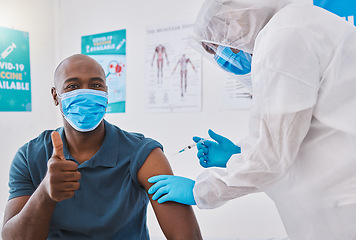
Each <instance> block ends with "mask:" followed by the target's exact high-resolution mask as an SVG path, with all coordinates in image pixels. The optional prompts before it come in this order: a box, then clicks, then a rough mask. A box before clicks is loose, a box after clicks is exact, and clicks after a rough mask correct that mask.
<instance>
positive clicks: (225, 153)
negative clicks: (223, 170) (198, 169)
mask: <svg viewBox="0 0 356 240" xmlns="http://www.w3.org/2000/svg"><path fill="white" fill-rule="evenodd" d="M208 134H209V136H210V137H211V138H212V139H213V140H215V141H210V140H204V139H203V140H202V138H200V137H193V141H194V142H196V143H197V149H198V154H197V156H198V158H199V163H200V165H201V166H202V167H204V168H208V167H226V163H227V161H229V159H230V157H231V156H232V155H233V154H236V153H241V149H240V147H238V146H236V145H235V144H234V143H233V142H231V141H230V140H229V139H227V138H226V137H223V136H221V135H219V134H217V133H215V132H213V131H212V130H211V129H209V131H208ZM201 140H202V141H201ZM199 141H200V142H199Z"/></svg>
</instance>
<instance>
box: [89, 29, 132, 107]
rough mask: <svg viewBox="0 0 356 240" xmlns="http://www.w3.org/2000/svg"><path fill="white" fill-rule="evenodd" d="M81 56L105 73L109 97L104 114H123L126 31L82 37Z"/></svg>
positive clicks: (124, 101)
mask: <svg viewBox="0 0 356 240" xmlns="http://www.w3.org/2000/svg"><path fill="white" fill-rule="evenodd" d="M82 54H85V55H88V56H90V57H92V58H94V59H95V60H96V61H97V62H98V63H99V64H100V65H101V66H102V67H103V69H104V71H105V75H106V85H107V86H108V95H109V102H108V107H107V109H106V112H107V113H120V112H125V103H126V30H125V29H124V30H119V31H113V32H107V33H100V34H95V35H89V36H83V37H82Z"/></svg>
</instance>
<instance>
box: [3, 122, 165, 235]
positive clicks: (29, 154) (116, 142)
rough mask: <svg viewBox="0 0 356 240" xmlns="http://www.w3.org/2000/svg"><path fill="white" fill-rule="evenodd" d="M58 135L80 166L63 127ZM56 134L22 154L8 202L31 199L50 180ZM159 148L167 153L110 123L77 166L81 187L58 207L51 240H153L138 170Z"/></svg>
mask: <svg viewBox="0 0 356 240" xmlns="http://www.w3.org/2000/svg"><path fill="white" fill-rule="evenodd" d="M56 131H58V132H59V134H60V135H61V137H62V140H63V143H64V148H63V151H64V156H65V158H66V159H67V160H70V161H74V162H77V161H76V160H75V159H74V158H73V157H72V156H71V155H70V153H69V151H68V149H67V147H66V141H65V139H66V138H65V133H64V129H63V128H59V129H57V130H56ZM51 132H52V131H44V132H43V133H41V134H40V135H39V136H38V137H37V138H35V139H33V140H31V141H30V142H28V143H26V144H25V145H24V146H22V147H21V148H20V149H19V150H18V152H17V154H16V155H15V157H14V159H13V162H12V164H11V168H10V180H9V187H10V197H9V199H12V198H15V197H19V196H26V195H27V196H28V195H31V194H32V193H33V192H34V191H35V190H36V188H37V187H38V185H39V184H40V183H41V181H42V179H43V178H44V177H45V174H46V172H47V161H48V159H50V158H51V156H52V151H53V147H52V142H51ZM157 147H159V148H161V149H163V147H162V145H161V144H159V143H158V142H157V141H155V140H152V139H149V138H145V137H144V135H142V134H139V133H128V132H125V131H123V130H121V129H120V128H118V127H117V126H114V125H111V124H110V123H108V122H106V121H105V139H104V142H103V144H102V146H101V148H100V149H99V151H98V152H97V153H96V154H95V155H94V156H93V157H92V158H91V159H90V160H88V161H86V162H84V163H82V164H80V165H79V166H78V171H80V173H81V176H82V177H81V179H80V181H79V182H80V189H79V190H77V191H76V192H75V195H74V197H72V198H69V199H66V200H63V201H60V202H58V203H57V205H56V208H55V210H54V213H53V217H52V221H51V224H50V231H49V235H48V239H95V240H98V239H100V240H101V239H125V240H130V239H133V240H138V239H140V240H141V239H149V235H148V230H147V226H146V210H147V204H148V201H149V199H148V196H147V193H146V191H145V190H144V188H143V187H142V186H141V185H140V183H139V182H138V179H137V172H138V170H139V169H140V167H141V166H142V164H143V163H144V162H145V160H146V158H147V156H148V155H149V154H150V152H151V151H152V150H153V149H155V148H157ZM77 163H78V162H77Z"/></svg>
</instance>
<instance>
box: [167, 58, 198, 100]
mask: <svg viewBox="0 0 356 240" xmlns="http://www.w3.org/2000/svg"><path fill="white" fill-rule="evenodd" d="M188 64H190V65H191V66H192V68H193V70H194V71H195V72H197V70H196V69H195V67H194V65H193V63H192V61H190V59H189V58H187V57H186V56H185V54H183V55H182V57H181V58H180V59H179V60H178V62H177V64H176V66H175V67H174V69H173V71H172V74H173V73H174V72H175V70H176V68H177V66H178V65H180V88H181V96H182V97H183V96H184V94H185V93H186V92H187V84H188V80H187V75H188ZM183 83H184V87H183Z"/></svg>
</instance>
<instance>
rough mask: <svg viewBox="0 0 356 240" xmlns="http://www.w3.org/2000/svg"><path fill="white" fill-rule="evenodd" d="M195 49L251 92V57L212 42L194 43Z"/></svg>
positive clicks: (240, 51)
mask: <svg viewBox="0 0 356 240" xmlns="http://www.w3.org/2000/svg"><path fill="white" fill-rule="evenodd" d="M194 45H195V46H193V47H194V48H195V49H197V50H198V51H199V52H201V53H202V54H203V55H204V56H205V57H206V58H207V59H209V60H210V61H212V62H213V63H214V64H217V65H218V66H219V67H220V68H221V69H223V70H224V71H225V72H226V73H227V74H229V75H230V76H231V77H233V78H235V79H237V80H238V81H239V82H240V83H241V84H242V85H243V86H244V87H245V88H247V89H248V90H249V91H250V92H252V82H251V62H252V55H251V54H249V53H246V52H244V51H242V50H239V49H235V48H232V47H229V46H224V45H221V44H220V45H219V44H217V43H212V42H204V41H201V42H200V44H199V43H197V42H196V41H195V44H194Z"/></svg>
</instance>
